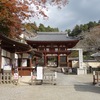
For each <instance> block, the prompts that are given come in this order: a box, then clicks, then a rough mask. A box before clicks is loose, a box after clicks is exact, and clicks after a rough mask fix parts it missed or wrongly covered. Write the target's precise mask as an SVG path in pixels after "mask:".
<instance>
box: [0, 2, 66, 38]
mask: <svg viewBox="0 0 100 100" xmlns="http://www.w3.org/2000/svg"><path fill="white" fill-rule="evenodd" d="M66 2H67V0H0V33H3V34H6V35H8V36H10V37H14V36H18V35H19V34H20V33H21V26H22V22H23V21H24V20H28V19H29V18H30V17H34V16H37V17H39V16H40V15H42V16H43V17H47V15H46V14H45V10H46V9H47V5H48V4H50V5H53V6H54V5H57V6H58V8H60V7H62V6H64V5H65V4H66Z"/></svg>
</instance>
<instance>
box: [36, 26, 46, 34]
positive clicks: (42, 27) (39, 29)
mask: <svg viewBox="0 0 100 100" xmlns="http://www.w3.org/2000/svg"><path fill="white" fill-rule="evenodd" d="M38 31H40V32H45V31H46V29H45V26H44V25H43V24H40V25H39V28H38Z"/></svg>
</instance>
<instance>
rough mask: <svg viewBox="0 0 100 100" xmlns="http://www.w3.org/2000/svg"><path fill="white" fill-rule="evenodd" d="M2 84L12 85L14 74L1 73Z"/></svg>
mask: <svg viewBox="0 0 100 100" xmlns="http://www.w3.org/2000/svg"><path fill="white" fill-rule="evenodd" d="M0 83H3V84H8V83H12V73H11V72H3V73H0Z"/></svg>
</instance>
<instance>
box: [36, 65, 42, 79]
mask: <svg viewBox="0 0 100 100" xmlns="http://www.w3.org/2000/svg"><path fill="white" fill-rule="evenodd" d="M37 80H43V67H40V66H39V67H37Z"/></svg>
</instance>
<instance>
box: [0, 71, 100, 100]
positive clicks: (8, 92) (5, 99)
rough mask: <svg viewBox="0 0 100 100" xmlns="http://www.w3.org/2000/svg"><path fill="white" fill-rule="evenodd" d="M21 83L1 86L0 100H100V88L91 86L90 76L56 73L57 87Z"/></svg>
mask: <svg viewBox="0 0 100 100" xmlns="http://www.w3.org/2000/svg"><path fill="white" fill-rule="evenodd" d="M22 78H24V79H25V78H26V77H22ZM27 79H28V80H29V77H27V78H26V81H27ZM21 81H24V82H23V83H24V85H23V84H22V83H21V84H19V85H17V86H16V85H12V84H11V85H7V84H5V85H2V84H1V85H0V100H100V87H98V86H94V85H92V75H65V74H62V73H58V78H57V85H51V84H43V85H29V84H28V83H27V82H26V85H25V80H23V79H21Z"/></svg>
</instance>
